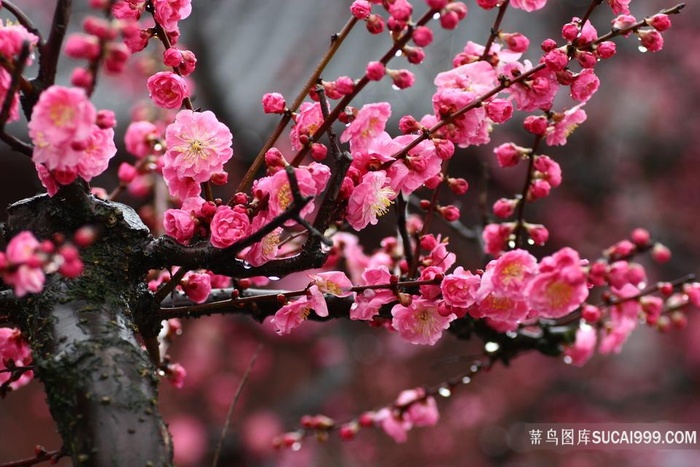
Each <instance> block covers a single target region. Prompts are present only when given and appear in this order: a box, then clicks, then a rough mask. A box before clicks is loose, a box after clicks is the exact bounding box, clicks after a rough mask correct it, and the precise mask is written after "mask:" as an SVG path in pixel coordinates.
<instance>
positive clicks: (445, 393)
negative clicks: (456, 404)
mask: <svg viewBox="0 0 700 467" xmlns="http://www.w3.org/2000/svg"><path fill="white" fill-rule="evenodd" d="M438 394H440V395H441V396H442V397H450V396H451V395H452V391H450V390H449V388H445V387H442V388H440V389H438Z"/></svg>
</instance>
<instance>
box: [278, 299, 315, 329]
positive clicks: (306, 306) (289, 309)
mask: <svg viewBox="0 0 700 467" xmlns="http://www.w3.org/2000/svg"><path fill="white" fill-rule="evenodd" d="M310 312H311V303H310V302H309V300H308V298H307V297H305V296H304V297H301V298H300V299H298V300H294V301H291V302H289V303H287V304H286V305H283V306H282V307H281V308H280V309H279V310H277V313H275V316H273V318H272V324H274V326H275V329H276V331H277V334H280V335H284V334H289V333H291V332H292V330H294V329H295V328H297V327H298V326H299V325H300V324H301V323H303V322H304V321H305V320H306V319H307V318H308V317H309V313H310Z"/></svg>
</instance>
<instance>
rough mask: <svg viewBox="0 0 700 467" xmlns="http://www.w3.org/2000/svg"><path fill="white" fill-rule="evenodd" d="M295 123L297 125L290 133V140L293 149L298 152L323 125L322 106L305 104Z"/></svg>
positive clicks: (301, 107)
mask: <svg viewBox="0 0 700 467" xmlns="http://www.w3.org/2000/svg"><path fill="white" fill-rule="evenodd" d="M294 122H295V125H294V126H293V127H292V131H291V132H290V133H289V138H290V140H291V143H292V148H294V149H295V150H297V151H298V150H300V149H301V148H302V147H304V146H305V145H306V144H307V143H308V142H309V141H310V139H311V137H312V136H313V134H314V133H315V132H316V130H317V129H318V127H319V126H321V124H322V123H323V113H322V112H321V104H319V103H318V102H316V103H312V102H304V103H303V104H301V106H299V111H298V112H297V115H296V116H295V118H294Z"/></svg>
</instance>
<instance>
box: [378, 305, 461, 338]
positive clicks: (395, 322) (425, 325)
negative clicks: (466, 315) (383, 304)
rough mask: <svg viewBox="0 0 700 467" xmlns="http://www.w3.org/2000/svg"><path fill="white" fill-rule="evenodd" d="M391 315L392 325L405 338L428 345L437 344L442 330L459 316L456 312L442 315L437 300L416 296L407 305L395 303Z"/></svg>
mask: <svg viewBox="0 0 700 467" xmlns="http://www.w3.org/2000/svg"><path fill="white" fill-rule="evenodd" d="M391 315H392V316H393V319H392V320H391V326H392V327H393V328H394V329H396V330H397V331H398V332H399V335H400V336H401V337H402V338H403V339H404V340H406V341H408V342H410V343H412V344H427V345H435V343H436V342H437V341H438V340H439V339H440V338H441V337H442V331H444V330H445V329H447V328H449V327H450V322H451V321H452V320H454V319H456V318H457V316H456V315H455V314H454V313H452V314H449V315H448V316H442V315H441V314H440V313H439V312H438V306H437V302H436V301H433V300H425V299H423V298H414V299H413V301H412V302H411V304H410V305H409V306H407V307H406V306H403V305H401V304H397V305H394V307H393V308H392V309H391Z"/></svg>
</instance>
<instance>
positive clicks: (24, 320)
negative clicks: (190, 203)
mask: <svg viewBox="0 0 700 467" xmlns="http://www.w3.org/2000/svg"><path fill="white" fill-rule="evenodd" d="M85 225H91V226H93V227H94V228H95V229H96V230H97V232H98V233H99V237H98V240H97V241H96V242H95V243H94V244H93V245H91V246H90V247H88V248H85V249H83V250H81V257H82V259H83V261H84V263H85V270H84V272H83V274H82V275H81V276H80V277H78V278H77V279H65V278H63V277H61V276H59V275H58V274H55V275H53V276H51V277H50V279H49V280H48V281H47V284H46V286H45V287H44V290H43V292H42V293H41V294H38V295H32V296H27V297H24V298H23V299H21V300H18V302H17V307H16V310H15V311H14V313H13V315H12V319H13V320H14V321H15V322H17V324H18V325H19V326H20V328H21V330H22V332H23V334H24V335H25V336H26V337H27V339H28V340H29V342H30V345H31V347H32V351H33V355H34V364H35V368H36V371H35V373H36V375H37V377H38V378H39V379H41V381H42V382H43V383H44V386H45V389H46V394H47V399H48V403H49V407H50V410H51V414H52V416H53V418H54V420H55V421H56V423H57V426H58V430H59V432H60V434H61V436H62V438H63V442H64V447H65V448H66V449H67V451H68V453H69V454H70V455H71V457H72V459H73V462H74V464H75V465H95V466H144V465H153V466H159V465H170V464H172V446H171V442H170V436H169V434H168V431H167V428H166V426H165V424H164V422H163V420H162V419H161V417H160V414H159V411H158V406H157V405H158V388H157V382H158V381H157V376H156V368H155V366H154V365H153V363H151V361H150V360H149V358H148V354H147V353H146V352H145V351H144V350H143V349H142V347H141V345H140V344H139V342H138V341H137V339H136V337H135V331H136V324H135V322H136V321H137V320H135V318H134V314H137V315H138V313H141V315H142V316H145V315H147V312H148V311H149V310H152V309H153V297H152V295H151V294H149V293H148V292H147V291H146V289H145V286H144V282H143V280H144V276H145V273H146V270H147V268H146V267H145V266H144V265H143V264H141V262H142V259H143V254H141V252H142V250H143V248H144V246H145V245H146V244H147V243H148V242H149V241H150V240H151V239H152V238H151V236H150V234H149V231H148V229H147V228H146V227H145V226H144V225H143V223H142V222H141V220H140V219H139V217H138V216H137V215H136V213H135V212H134V211H133V210H132V209H131V208H129V207H128V206H124V205H121V204H118V203H107V202H103V201H100V200H98V199H96V198H94V197H92V196H90V195H87V194H86V191H85V187H84V186H81V185H78V184H74V185H72V186H70V187H65V188H64V189H63V190H62V191H60V192H59V193H58V194H57V195H56V196H55V197H54V198H49V197H48V196H46V195H42V196H37V197H34V198H31V199H27V200H23V201H20V202H18V203H15V204H13V205H12V206H10V208H9V220H8V224H7V232H6V233H7V234H8V235H14V234H16V233H17V232H19V231H21V230H31V231H32V232H33V233H34V234H35V235H36V236H37V237H38V238H42V239H46V238H51V236H52V235H54V234H55V233H57V232H59V233H63V234H64V235H65V236H66V238H70V237H71V235H72V234H73V232H74V231H75V229H77V228H79V227H82V226H85ZM154 316H155V315H154ZM144 322H148V319H142V320H140V321H139V324H141V323H144ZM151 322H153V320H151ZM141 331H143V329H142V330H141ZM150 331H151V332H150V335H153V332H154V329H150ZM147 334H148V333H147Z"/></svg>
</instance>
